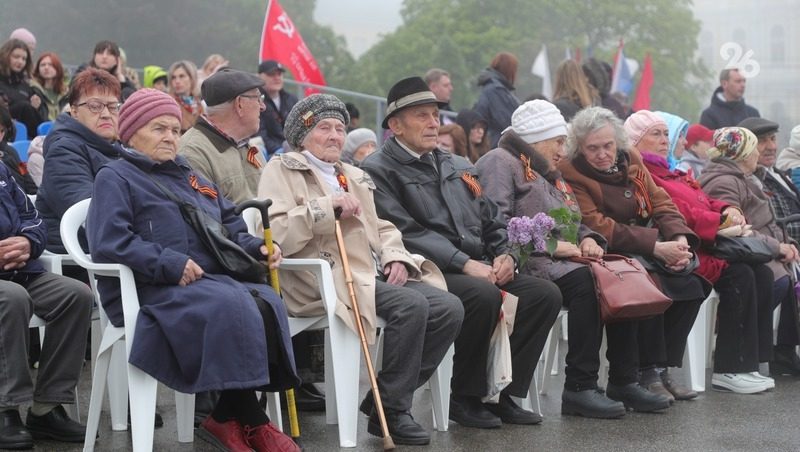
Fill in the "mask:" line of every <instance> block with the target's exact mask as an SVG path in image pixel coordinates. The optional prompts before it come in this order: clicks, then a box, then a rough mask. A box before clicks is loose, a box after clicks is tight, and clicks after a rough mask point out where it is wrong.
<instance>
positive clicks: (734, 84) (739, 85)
mask: <svg viewBox="0 0 800 452" xmlns="http://www.w3.org/2000/svg"><path fill="white" fill-rule="evenodd" d="M746 84H747V79H745V78H744V76H743V75H742V74H740V73H739V71H731V72H730V73H728V80H723V81H722V92H723V93H724V94H725V97H726V98H728V99H730V100H740V99H741V98H743V97H744V88H745V85H746Z"/></svg>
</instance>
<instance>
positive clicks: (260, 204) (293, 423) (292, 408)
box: [234, 199, 300, 442]
mask: <svg viewBox="0 0 800 452" xmlns="http://www.w3.org/2000/svg"><path fill="white" fill-rule="evenodd" d="M271 205H272V200H271V199H264V200H258V199H251V200H248V201H245V202H243V203H241V204H239V205H238V206H236V208H235V209H234V213H236V215H240V214H241V213H242V212H243V211H244V210H245V209H247V208H250V207H254V208H256V209H258V211H259V212H260V213H261V223H262V224H263V225H264V245H265V246H266V247H267V260H269V258H270V257H271V256H272V253H274V252H275V245H274V243H273V242H272V229H270V227H269V206H271ZM269 282H270V285H271V286H272V289H273V290H275V292H276V293H277V294H278V296H280V295H281V286H280V282H279V281H278V270H277V269H274V268H270V269H269ZM286 404H287V405H288V406H287V407H286V410H287V411H288V413H289V432H290V434H291V436H292V439H294V440H295V442H297V439H298V438H300V424H299V423H298V422H297V404H296V403H295V399H294V389H292V388H289V389H287V390H286Z"/></svg>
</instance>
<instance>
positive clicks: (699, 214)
mask: <svg viewBox="0 0 800 452" xmlns="http://www.w3.org/2000/svg"><path fill="white" fill-rule="evenodd" d="M642 156H643V157H644V158H643V160H644V164H645V166H646V167H647V169H648V170H649V171H650V175H651V176H653V181H654V182H655V183H656V185H658V186H659V187H661V188H663V189H664V191H666V192H667V193H668V194H669V195H670V196H671V197H672V202H673V203H674V204H675V206H676V207H677V208H678V210H679V211H680V212H681V214H682V215H683V217H684V218H685V219H686V224H687V225H688V226H689V227H690V228H692V230H693V231H694V233H695V234H697V235H698V236H699V237H700V240H701V243H702V244H703V245H706V246H711V245H713V244H714V242H715V241H716V236H717V230H718V229H719V225H720V218H721V217H722V211H723V210H725V209H726V208H727V207H728V206H729V204H727V203H724V202H722V201H719V200H716V199H714V198H709V197H708V196H707V195H706V194H705V193H704V192H703V190H701V189H700V184H698V183H697V181H696V180H694V178H692V176H689V175H688V174H686V173H684V172H683V171H680V170H673V171H670V170H669V168H668V167H667V166H666V164H667V162H666V160H664V161H663V166H662V165H661V164H659V163H656V162H655V160H656V159H654V158H653V157H652V156H653V154H649V155H648V154H646V153H643V154H642ZM696 251H697V257H698V258H699V259H700V266H699V267H698V268H697V270H696V271H695V273H697V274H699V275H700V276H702V277H704V278H706V279H708V280H709V281H711V283H712V284H713V283H716V282H717V280H718V279H719V277H720V274H721V273H722V270H724V269H725V267H727V266H728V263H727V262H726V261H724V260H722V259H718V258H716V257H713V256H711V255H710V254H708V253H707V252H706V251H705V250H704V249H703V248H702V247H700V248H698V249H697V250H696Z"/></svg>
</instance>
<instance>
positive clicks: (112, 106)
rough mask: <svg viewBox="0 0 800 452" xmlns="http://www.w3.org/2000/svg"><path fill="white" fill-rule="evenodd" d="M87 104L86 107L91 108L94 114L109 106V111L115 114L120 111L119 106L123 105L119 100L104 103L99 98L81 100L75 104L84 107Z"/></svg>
mask: <svg viewBox="0 0 800 452" xmlns="http://www.w3.org/2000/svg"><path fill="white" fill-rule="evenodd" d="M84 105H86V108H88V109H89V111H91V112H92V113H94V114H99V113H101V112H102V111H103V109H104V108H108V112H109V113H111V114H113V115H115V114H117V113H119V107H121V106H122V104H121V103H119V102H109V103H107V104H104V103H103V102H100V101H97V100H87V101H86V102H81V103H79V104H75V106H76V107H82V106H84Z"/></svg>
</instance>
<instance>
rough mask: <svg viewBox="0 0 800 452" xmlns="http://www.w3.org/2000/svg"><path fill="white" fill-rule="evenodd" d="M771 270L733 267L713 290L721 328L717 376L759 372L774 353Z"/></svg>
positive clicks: (757, 267) (758, 266) (767, 268)
mask: <svg viewBox="0 0 800 452" xmlns="http://www.w3.org/2000/svg"><path fill="white" fill-rule="evenodd" d="M772 280H773V274H772V270H770V269H769V267H767V266H766V265H752V266H751V265H747V264H742V263H733V264H730V265H729V266H728V267H726V268H725V270H723V271H722V275H721V276H720V278H719V280H718V281H717V283H716V284H714V288H715V289H716V290H717V293H718V294H719V308H718V309H717V313H718V319H719V326H718V329H717V347H716V352H715V353H714V372H717V373H740V372H753V371H755V370H758V363H759V361H761V360H762V359H763V357H767V359H766V360H764V361H762V362H765V361H769V356H770V354H771V353H772Z"/></svg>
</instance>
